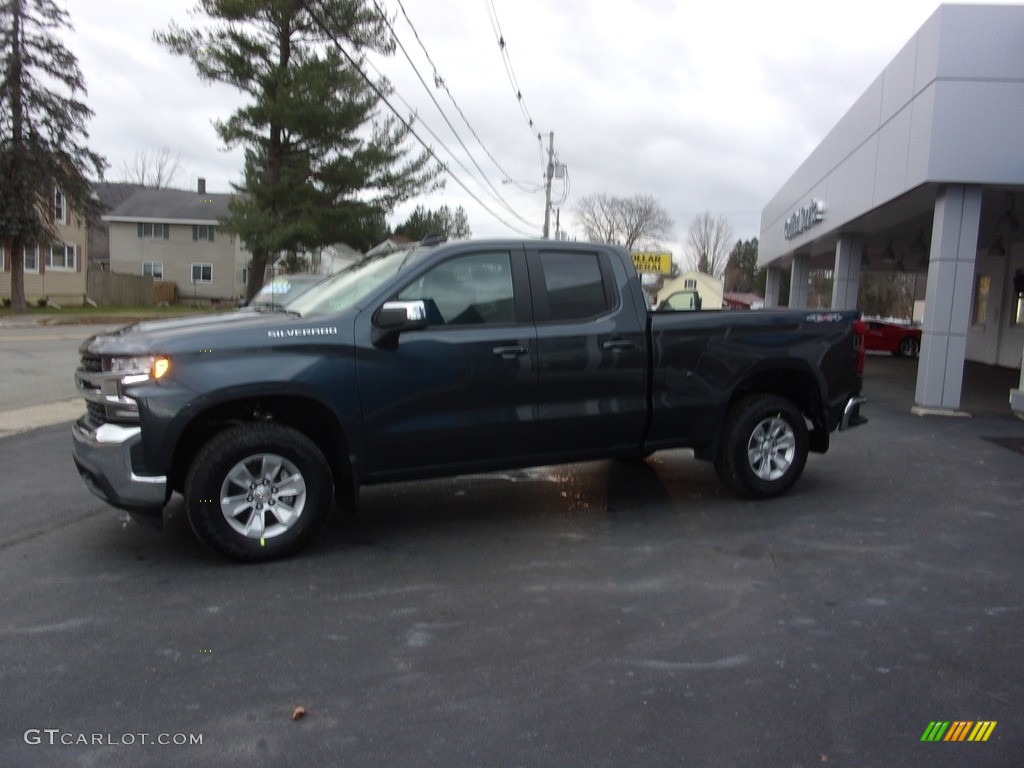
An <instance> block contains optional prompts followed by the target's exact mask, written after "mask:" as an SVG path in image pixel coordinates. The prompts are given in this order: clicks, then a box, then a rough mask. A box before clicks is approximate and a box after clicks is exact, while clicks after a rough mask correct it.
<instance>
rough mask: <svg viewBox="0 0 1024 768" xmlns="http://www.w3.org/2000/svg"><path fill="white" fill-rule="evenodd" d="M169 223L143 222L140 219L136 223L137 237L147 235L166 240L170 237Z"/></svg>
mask: <svg viewBox="0 0 1024 768" xmlns="http://www.w3.org/2000/svg"><path fill="white" fill-rule="evenodd" d="M170 230H171V225H170V224H143V223H142V222H141V221H140V222H139V225H138V234H139V237H148V238H153V239H156V240H160V239H163V240H166V239H168V238H169V237H170Z"/></svg>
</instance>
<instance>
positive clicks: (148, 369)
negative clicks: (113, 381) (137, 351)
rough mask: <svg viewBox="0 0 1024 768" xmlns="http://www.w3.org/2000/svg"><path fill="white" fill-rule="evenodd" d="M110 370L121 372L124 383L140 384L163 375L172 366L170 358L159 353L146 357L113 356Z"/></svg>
mask: <svg viewBox="0 0 1024 768" xmlns="http://www.w3.org/2000/svg"><path fill="white" fill-rule="evenodd" d="M109 365H110V368H109V371H110V372H111V373H115V374H121V383H122V384H139V383H141V382H143V381H148V380H150V379H159V378H161V377H163V376H164V375H165V374H166V373H167V371H169V370H170V368H171V361H170V359H169V358H166V357H163V356H157V355H148V356H145V357H112V358H110V363H109Z"/></svg>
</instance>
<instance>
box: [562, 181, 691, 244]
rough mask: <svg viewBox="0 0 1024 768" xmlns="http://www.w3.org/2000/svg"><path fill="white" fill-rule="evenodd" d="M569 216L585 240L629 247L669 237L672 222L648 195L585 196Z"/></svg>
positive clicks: (654, 242)
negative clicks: (581, 231) (571, 215)
mask: <svg viewBox="0 0 1024 768" xmlns="http://www.w3.org/2000/svg"><path fill="white" fill-rule="evenodd" d="M573 215H574V216H575V217H576V221H577V223H578V224H579V226H580V227H581V228H582V229H583V232H584V234H585V236H586V238H587V239H588V240H592V241H594V242H597V243H611V244H613V245H622V246H625V247H626V248H629V249H633V248H634V247H638V246H640V247H646V246H655V245H657V243H658V242H659V241H661V240H666V239H668V238H670V237H671V236H672V227H673V226H674V223H675V222H673V221H672V219H671V217H670V216H669V215H668V213H667V212H666V211H665V209H664V208H662V207H661V204H660V203H658V201H657V200H655V199H654V197H652V196H651V195H634V196H633V197H613V196H611V195H606V194H604V193H597V194H594V195H587V196H585V197H581V198H580V199H579V200H578V201H577V202H576V205H575V206H573Z"/></svg>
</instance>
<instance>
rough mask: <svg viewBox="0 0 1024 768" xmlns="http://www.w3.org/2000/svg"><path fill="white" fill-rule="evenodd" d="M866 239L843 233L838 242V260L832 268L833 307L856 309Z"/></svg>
mask: <svg viewBox="0 0 1024 768" xmlns="http://www.w3.org/2000/svg"><path fill="white" fill-rule="evenodd" d="M863 257H864V241H863V240H862V239H861V238H859V237H851V236H850V235H843V236H842V237H840V238H839V240H838V242H837V243H836V262H835V268H834V269H833V270H832V309H856V308H857V290H858V288H860V265H861V259H862V258H863Z"/></svg>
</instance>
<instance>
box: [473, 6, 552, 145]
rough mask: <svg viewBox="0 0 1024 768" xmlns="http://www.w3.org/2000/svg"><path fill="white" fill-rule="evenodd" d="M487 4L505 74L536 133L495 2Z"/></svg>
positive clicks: (524, 115)
mask: <svg viewBox="0 0 1024 768" xmlns="http://www.w3.org/2000/svg"><path fill="white" fill-rule="evenodd" d="M484 2H485V3H486V4H487V14H488V16H489V17H490V19H491V29H493V30H494V35H495V37H497V38H498V48H499V49H500V50H501V60H502V62H504V64H505V73H506V74H507V75H508V81H509V83H510V84H511V85H512V93H514V94H515V96H516V101H517V102H518V104H519V109H520V110H521V111H522V113H523V117H525V118H526V123H527V125H528V126H529V128H530V133H534V132H535V131H536V126H535V125H534V123H533V117H531V116H530V110H528V109H527V108H526V101H525V100H524V99H523V89H522V88H520V87H519V80H518V79H517V78H516V73H515V69H514V68H513V66H512V59H511V58H509V55H508V45H507V44H506V43H505V34H504V33H503V32H502V31H501V22H500V21H498V11H497V9H496V8H495V7H494V0H484ZM537 140H538V141H541V137H540V134H539V133H538V134H537ZM543 146H544V145H543V142H542V141H541V150H542V152H541V154H543Z"/></svg>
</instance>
